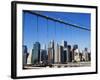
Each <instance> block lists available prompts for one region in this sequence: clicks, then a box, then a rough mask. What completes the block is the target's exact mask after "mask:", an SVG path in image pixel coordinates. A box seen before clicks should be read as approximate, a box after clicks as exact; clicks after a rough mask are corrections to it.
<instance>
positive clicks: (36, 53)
mask: <svg viewBox="0 0 100 80" xmlns="http://www.w3.org/2000/svg"><path fill="white" fill-rule="evenodd" d="M40 47H41V46H40V43H39V42H35V44H34V45H33V49H32V64H39V63H40Z"/></svg>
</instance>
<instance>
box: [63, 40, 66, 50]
mask: <svg viewBox="0 0 100 80" xmlns="http://www.w3.org/2000/svg"><path fill="white" fill-rule="evenodd" d="M62 46H63V47H64V48H67V41H64V40H62Z"/></svg>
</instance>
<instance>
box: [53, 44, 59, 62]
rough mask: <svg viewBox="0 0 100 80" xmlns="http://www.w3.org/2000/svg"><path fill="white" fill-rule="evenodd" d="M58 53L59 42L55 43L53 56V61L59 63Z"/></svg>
mask: <svg viewBox="0 0 100 80" xmlns="http://www.w3.org/2000/svg"><path fill="white" fill-rule="evenodd" d="M59 57H60V54H59V44H58V43H56V44H55V56H54V63H60V60H59Z"/></svg>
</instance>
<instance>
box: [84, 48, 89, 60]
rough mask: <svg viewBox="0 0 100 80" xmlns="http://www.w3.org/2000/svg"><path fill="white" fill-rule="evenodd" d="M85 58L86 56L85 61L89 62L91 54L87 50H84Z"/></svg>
mask: <svg viewBox="0 0 100 80" xmlns="http://www.w3.org/2000/svg"><path fill="white" fill-rule="evenodd" d="M84 56H85V61H89V53H88V49H87V48H85V49H84Z"/></svg>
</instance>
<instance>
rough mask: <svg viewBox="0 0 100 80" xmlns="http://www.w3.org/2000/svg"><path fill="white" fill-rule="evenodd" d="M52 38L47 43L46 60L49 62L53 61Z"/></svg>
mask: <svg viewBox="0 0 100 80" xmlns="http://www.w3.org/2000/svg"><path fill="white" fill-rule="evenodd" d="M54 53H55V50H54V40H51V41H50V43H49V45H48V62H49V63H54Z"/></svg>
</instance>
